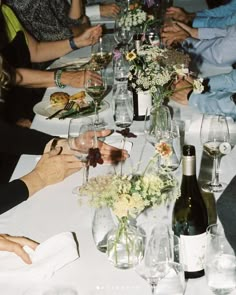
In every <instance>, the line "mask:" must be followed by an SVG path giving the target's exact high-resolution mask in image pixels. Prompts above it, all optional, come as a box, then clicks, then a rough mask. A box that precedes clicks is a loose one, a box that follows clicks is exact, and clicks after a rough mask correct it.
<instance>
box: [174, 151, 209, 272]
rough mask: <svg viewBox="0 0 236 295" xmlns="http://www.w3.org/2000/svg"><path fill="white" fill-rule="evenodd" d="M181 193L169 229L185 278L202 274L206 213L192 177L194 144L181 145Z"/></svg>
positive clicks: (194, 166) (194, 167) (194, 177)
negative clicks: (177, 243) (177, 240)
mask: <svg viewBox="0 0 236 295" xmlns="http://www.w3.org/2000/svg"><path fill="white" fill-rule="evenodd" d="M182 165H183V168H182V169H183V170H182V174H183V175H182V182H181V195H180V197H179V198H178V199H177V200H176V202H175V205H174V208H173V216H172V229H173V231H174V234H175V235H177V236H179V237H180V251H181V255H182V259H183V264H184V271H185V277H186V278H198V277H201V276H203V275H204V255H205V246H206V245H205V244H206V228H207V226H208V214H207V208H206V206H205V203H204V200H203V197H202V195H201V192H200V189H199V186H198V182H197V178H196V156H195V147H194V146H192V145H185V146H184V147H183V159H182Z"/></svg>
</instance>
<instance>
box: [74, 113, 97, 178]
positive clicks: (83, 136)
mask: <svg viewBox="0 0 236 295" xmlns="http://www.w3.org/2000/svg"><path fill="white" fill-rule="evenodd" d="M96 140H97V139H96V133H95V129H94V124H93V120H92V119H91V118H80V119H71V120H70V124H69V129H68V143H69V146H70V148H71V150H73V151H75V155H76V156H77V157H78V159H80V160H81V161H82V162H84V163H85V165H86V177H85V180H86V181H88V169H89V165H88V158H87V157H88V153H89V149H90V148H93V147H95V146H96Z"/></svg>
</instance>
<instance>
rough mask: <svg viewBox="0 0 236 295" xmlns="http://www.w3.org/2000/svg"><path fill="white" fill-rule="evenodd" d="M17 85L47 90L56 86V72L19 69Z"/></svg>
mask: <svg viewBox="0 0 236 295" xmlns="http://www.w3.org/2000/svg"><path fill="white" fill-rule="evenodd" d="M16 85H19V86H24V87H30V88H41V87H42V88H47V87H53V86H55V82H54V72H51V71H39V70H31V69H24V68H18V69H16Z"/></svg>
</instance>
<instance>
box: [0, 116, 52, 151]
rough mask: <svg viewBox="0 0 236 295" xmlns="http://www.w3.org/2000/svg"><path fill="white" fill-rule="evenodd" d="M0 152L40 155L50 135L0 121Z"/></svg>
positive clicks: (50, 137)
mask: <svg viewBox="0 0 236 295" xmlns="http://www.w3.org/2000/svg"><path fill="white" fill-rule="evenodd" d="M0 138H1V144H0V152H2V153H8V154H13V155H21V154H30V155H40V154H42V153H43V150H44V148H45V145H46V144H47V143H48V142H49V141H50V140H51V139H52V138H53V136H52V135H49V134H46V133H43V132H40V131H37V130H34V129H29V128H23V127H19V126H15V125H9V124H7V123H6V122H4V121H0Z"/></svg>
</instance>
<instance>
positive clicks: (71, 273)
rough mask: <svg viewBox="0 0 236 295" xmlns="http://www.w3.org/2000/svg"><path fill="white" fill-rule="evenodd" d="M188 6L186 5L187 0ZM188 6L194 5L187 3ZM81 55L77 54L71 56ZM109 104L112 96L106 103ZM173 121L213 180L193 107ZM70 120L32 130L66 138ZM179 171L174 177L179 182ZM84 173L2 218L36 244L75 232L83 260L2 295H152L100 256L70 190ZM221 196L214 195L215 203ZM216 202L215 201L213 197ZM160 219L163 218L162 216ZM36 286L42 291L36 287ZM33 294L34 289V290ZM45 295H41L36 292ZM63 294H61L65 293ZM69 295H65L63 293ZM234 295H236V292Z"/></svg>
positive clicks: (88, 217)
mask: <svg viewBox="0 0 236 295" xmlns="http://www.w3.org/2000/svg"><path fill="white" fill-rule="evenodd" d="M184 1H187V0H184ZM187 2H190V0H188V1H187ZM87 55H88V49H82V50H80V51H79V56H80V57H84V56H87ZM76 56H77V52H73V53H72V54H71V57H72V58H74V57H76ZM56 90H58V89H56V88H49V89H48V90H47V92H46V94H45V97H44V100H48V99H49V95H50V93H52V92H54V91H56ZM65 90H66V91H67V92H70V93H74V92H76V91H78V90H76V89H72V88H67V89H65ZM106 99H107V101H108V102H110V99H111V95H110V96H109V97H108V98H106ZM172 106H173V109H174V118H175V119H176V120H179V122H181V123H182V125H183V124H185V139H184V142H185V143H190V144H194V145H195V146H196V150H197V171H198V173H199V175H200V179H204V178H205V179H206V178H207V179H209V177H210V173H211V167H210V166H209V163H208V161H207V159H206V158H205V157H202V148H201V145H200V142H199V130H200V122H201V114H199V113H198V112H196V111H195V110H193V109H191V108H189V107H180V106H178V105H176V104H172ZM101 115H102V116H103V117H104V118H105V120H107V122H109V123H110V125H109V126H110V127H111V128H113V127H114V124H113V120H112V113H111V110H110V109H108V110H106V111H104V112H103V113H102V114H101ZM68 124H69V120H68V119H67V120H64V121H59V120H57V119H53V120H50V121H49V120H45V117H43V116H40V115H36V117H35V119H34V122H33V125H32V128H35V129H38V130H41V131H44V132H48V133H50V134H55V135H62V136H66V135H67V130H68ZM230 130H231V131H232V132H235V134H236V131H235V130H236V128H235V124H234V123H233V122H231V123H230ZM132 131H133V132H135V133H136V134H138V138H137V139H133V142H134V146H133V148H132V152H131V158H130V159H129V160H128V161H127V167H130V166H132V165H134V166H135V164H136V163H137V162H139V160H140V148H141V147H142V146H143V144H144V135H143V122H134V123H133V125H132ZM152 153H153V148H152V147H151V145H149V144H147V146H146V148H145V152H144V156H143V159H147V158H148V157H149V156H151V155H152ZM37 160H38V156H29V155H23V156H22V157H21V158H20V161H19V163H18V165H17V167H16V169H15V171H14V174H13V176H12V179H15V178H18V177H20V176H22V175H23V174H26V173H27V172H29V171H31V169H32V168H33V167H34V166H35V164H36V161H37ZM235 163H236V151H235V149H233V151H232V152H231V153H230V154H229V155H227V156H226V157H224V158H223V159H222V163H221V170H222V171H221V172H222V173H221V179H222V180H224V181H226V182H229V181H230V179H231V178H232V177H233V176H234V174H235V169H234V165H235ZM109 169H110V168H109V166H108V165H103V166H99V167H98V168H95V169H91V172H90V174H91V176H93V175H96V174H99V173H106V172H107V170H109ZM180 175H181V169H179V171H177V173H176V176H177V177H180ZM81 181H82V172H78V173H76V174H74V175H72V176H70V177H68V178H67V179H66V180H65V181H63V182H62V183H59V184H57V185H52V186H49V187H47V188H45V189H43V190H42V191H40V192H38V193H36V194H35V195H34V196H33V197H32V198H30V199H29V200H28V201H26V202H24V203H22V204H20V205H18V206H16V207H15V208H13V209H12V210H10V211H8V212H6V213H4V214H2V215H1V216H0V232H2V233H4V232H6V233H9V234H12V235H24V236H27V237H30V238H32V239H35V240H36V241H38V242H42V241H45V240H46V239H48V238H49V237H51V236H53V235H55V234H57V233H60V232H64V231H71V232H74V233H75V234H76V236H77V239H78V241H79V248H80V255H81V256H80V258H79V259H78V260H76V261H75V262H73V263H72V264H70V265H68V266H66V267H64V268H62V269H61V270H59V271H58V272H57V273H56V274H55V275H54V276H53V277H52V279H50V280H49V281H47V282H44V283H41V282H39V283H38V284H35V283H34V284H32V283H31V282H30V281H27V282H11V281H5V280H2V281H1V280H0V286H1V294H4V295H21V294H22V295H23V294H31V295H32V294H36V293H33V291H32V292H30V291H29V292H28V293H27V292H26V291H27V290H28V289H30V288H34V287H38V286H39V288H40V286H41V287H42V286H44V287H45V288H46V287H47V286H51V285H52V286H72V287H74V288H75V289H76V290H77V291H78V294H79V295H99V294H100V295H144V294H150V293H151V291H150V287H149V286H148V284H147V282H145V281H144V280H143V279H141V278H140V277H139V276H138V275H137V274H136V273H135V271H134V270H133V269H131V270H119V269H116V268H114V267H113V266H112V265H111V264H110V263H109V262H108V259H107V257H106V254H103V253H100V252H99V251H98V250H97V249H96V247H95V244H94V242H93V239H92V233H91V221H92V216H93V209H92V208H90V207H88V206H87V205H80V204H79V202H78V197H77V196H76V195H75V194H72V189H73V188H74V187H75V186H76V185H80V184H81ZM217 197H218V196H215V198H217ZM213 200H214V198H213ZM160 218H161V217H160ZM37 285H38V286H37ZM32 290H33V289H32ZM37 294H41V293H37ZM62 294H63V293H62ZM64 294H66V293H64ZM185 294H186V295H198V294H204V295H210V294H211V292H210V291H209V289H208V288H207V285H206V280H205V277H202V278H200V279H195V280H189V281H188V283H187V289H186V293H185ZM233 294H236V293H233Z"/></svg>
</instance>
